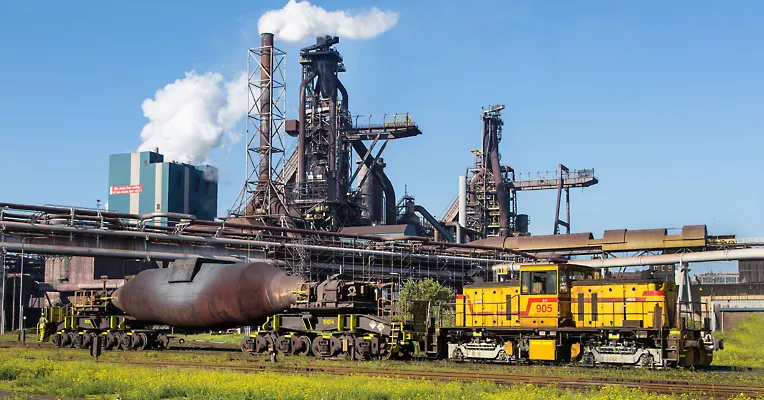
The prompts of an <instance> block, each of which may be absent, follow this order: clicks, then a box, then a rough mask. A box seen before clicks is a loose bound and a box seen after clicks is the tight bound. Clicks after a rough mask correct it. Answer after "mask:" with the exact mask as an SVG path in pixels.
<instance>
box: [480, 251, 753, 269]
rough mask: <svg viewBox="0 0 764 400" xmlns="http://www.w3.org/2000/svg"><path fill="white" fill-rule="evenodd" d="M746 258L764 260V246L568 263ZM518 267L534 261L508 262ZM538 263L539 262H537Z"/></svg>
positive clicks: (635, 264)
mask: <svg viewBox="0 0 764 400" xmlns="http://www.w3.org/2000/svg"><path fill="white" fill-rule="evenodd" d="M744 260H764V248H756V249H733V250H714V251H699V252H694V253H677V254H660V255H653V256H634V257H613V258H603V259H598V260H570V261H568V264H573V265H582V266H585V267H592V268H613V267H640V266H649V265H669V264H678V263H691V262H711V261H744ZM507 264H508V265H512V266H513V268H516V267H517V266H520V265H532V264H534V263H507ZM535 264H538V263H535ZM501 267H502V266H501V265H494V266H493V267H492V268H493V269H494V270H496V269H498V268H501Z"/></svg>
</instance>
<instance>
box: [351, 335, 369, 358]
mask: <svg viewBox="0 0 764 400" xmlns="http://www.w3.org/2000/svg"><path fill="white" fill-rule="evenodd" d="M354 347H355V356H356V358H357V359H359V360H364V359H366V358H368V357H369V356H370V355H371V340H368V339H366V338H364V337H357V338H355V343H354Z"/></svg>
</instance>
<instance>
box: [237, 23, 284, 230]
mask: <svg viewBox="0 0 764 400" xmlns="http://www.w3.org/2000/svg"><path fill="white" fill-rule="evenodd" d="M285 121H286V53H285V52H284V51H282V50H280V49H278V48H276V47H275V46H274V45H273V35H271V34H263V36H262V45H261V46H260V47H257V48H251V49H249V50H248V52H247V118H246V159H247V161H246V177H247V179H246V182H245V185H244V188H243V189H242V191H241V192H240V194H239V196H238V198H237V200H236V202H235V204H234V207H233V213H232V214H233V215H239V216H247V217H262V218H269V219H271V220H272V219H273V218H272V217H274V216H284V215H285V214H286V213H285V212H284V211H285V210H286V208H285V207H284V204H285V201H284V182H283V181H282V180H281V179H280V174H279V173H280V171H281V170H282V169H283V168H284V166H285V162H286V160H285V157H284V153H285V147H286V145H285V126H284V124H285ZM269 222H274V221H269ZM283 222H284V221H281V223H282V224H283Z"/></svg>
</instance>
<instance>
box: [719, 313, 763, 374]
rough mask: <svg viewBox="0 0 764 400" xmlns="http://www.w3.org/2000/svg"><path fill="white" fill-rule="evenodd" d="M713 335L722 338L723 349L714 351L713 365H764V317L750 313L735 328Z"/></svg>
mask: <svg viewBox="0 0 764 400" xmlns="http://www.w3.org/2000/svg"><path fill="white" fill-rule="evenodd" d="M714 336H716V337H718V338H720V339H724V350H720V351H717V352H716V353H714V363H713V365H728V366H739V367H764V346H763V345H762V343H764V317H762V316H760V315H751V316H749V317H748V318H746V319H744V320H743V321H741V322H740V324H739V325H738V326H737V327H736V328H735V329H733V330H731V331H729V332H717V333H714Z"/></svg>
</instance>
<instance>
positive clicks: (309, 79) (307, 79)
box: [296, 72, 316, 188]
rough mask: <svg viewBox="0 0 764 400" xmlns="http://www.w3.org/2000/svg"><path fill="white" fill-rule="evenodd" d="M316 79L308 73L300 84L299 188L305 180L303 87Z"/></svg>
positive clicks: (314, 75)
mask: <svg viewBox="0 0 764 400" xmlns="http://www.w3.org/2000/svg"><path fill="white" fill-rule="evenodd" d="M315 77H316V73H315V72H311V73H309V74H308V75H307V76H305V79H303V80H302V82H301V83H300V106H299V108H298V114H299V115H298V117H297V119H298V121H297V123H298V128H297V180H296V182H297V186H298V188H299V186H300V184H301V183H302V181H303V180H304V179H305V123H306V121H305V118H306V115H305V87H306V86H308V84H309V83H310V82H312V81H313V79H314V78H315Z"/></svg>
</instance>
